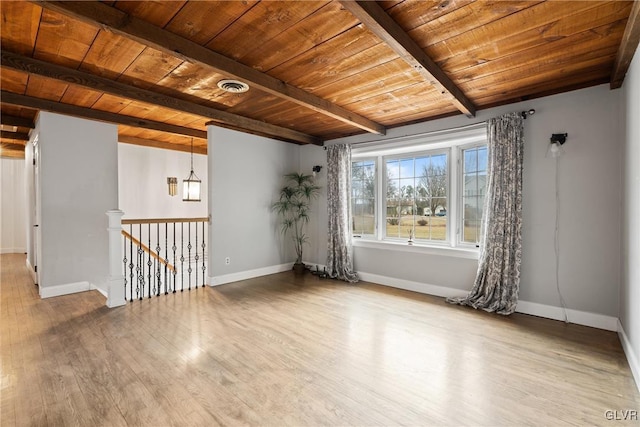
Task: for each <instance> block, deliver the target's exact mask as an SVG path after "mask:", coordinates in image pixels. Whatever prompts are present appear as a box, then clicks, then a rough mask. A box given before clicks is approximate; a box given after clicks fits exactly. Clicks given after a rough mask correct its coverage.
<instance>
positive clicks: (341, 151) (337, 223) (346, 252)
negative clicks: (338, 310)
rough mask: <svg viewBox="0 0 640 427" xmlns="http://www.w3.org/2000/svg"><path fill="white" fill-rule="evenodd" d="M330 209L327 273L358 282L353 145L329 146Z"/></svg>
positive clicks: (328, 184)
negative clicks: (353, 226)
mask: <svg viewBox="0 0 640 427" xmlns="http://www.w3.org/2000/svg"><path fill="white" fill-rule="evenodd" d="M327 210H328V214H329V245H328V247H327V252H328V253H327V273H328V274H329V277H331V278H334V279H340V280H345V281H347V282H351V283H354V282H357V281H358V274H357V273H355V272H354V271H353V256H352V248H351V243H352V242H351V239H352V236H351V228H350V224H351V146H350V145H346V144H338V145H330V146H329V147H327Z"/></svg>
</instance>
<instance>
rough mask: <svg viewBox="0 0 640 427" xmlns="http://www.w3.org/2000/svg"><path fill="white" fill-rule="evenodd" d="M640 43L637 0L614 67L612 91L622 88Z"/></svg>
mask: <svg viewBox="0 0 640 427" xmlns="http://www.w3.org/2000/svg"><path fill="white" fill-rule="evenodd" d="M638 43H640V1H638V0H635V1H634V2H633V6H632V7H631V13H630V14H629V19H628V20H627V26H626V27H625V28H624V34H623V35H622V41H621V42H620V47H619V48H618V54H617V55H616V62H615V63H614V65H613V72H612V73H611V83H610V85H611V89H617V88H619V87H621V86H622V83H623V82H624V76H626V75H627V71H628V70H629V66H630V65H631V60H632V59H633V54H634V53H635V52H636V49H638Z"/></svg>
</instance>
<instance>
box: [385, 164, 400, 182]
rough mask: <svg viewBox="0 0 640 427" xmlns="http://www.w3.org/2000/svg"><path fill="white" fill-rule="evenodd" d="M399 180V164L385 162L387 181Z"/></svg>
mask: <svg viewBox="0 0 640 427" xmlns="http://www.w3.org/2000/svg"><path fill="white" fill-rule="evenodd" d="M394 178H400V162H399V161H397V160H391V161H387V179H394Z"/></svg>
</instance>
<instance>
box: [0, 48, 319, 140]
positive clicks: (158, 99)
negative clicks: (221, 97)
mask: <svg viewBox="0 0 640 427" xmlns="http://www.w3.org/2000/svg"><path fill="white" fill-rule="evenodd" d="M1 56H2V64H1V65H2V67H6V68H11V69H14V70H17V71H22V72H26V73H29V74H36V75H39V76H43V77H48V78H52V79H56V80H60V81H63V82H65V83H70V84H75V85H78V86H83V87H86V88H89V89H93V90H97V91H100V92H105V93H109V94H111V95H115V96H120V97H123V98H127V99H134V100H137V101H141V102H145V103H148V104H153V105H158V106H160V107H165V108H171V109H174V110H179V111H184V112H187V113H191V114H196V115H199V116H202V117H207V118H210V119H212V120H214V121H216V122H222V123H224V124H226V125H228V126H230V127H233V128H234V129H241V130H246V131H248V132H251V133H256V134H259V135H268V136H271V137H274V138H277V139H282V140H285V141H292V142H297V143H303V144H316V145H322V140H320V139H319V138H316V137H314V136H312V135H307V134H305V133H302V132H298V131H296V130H292V129H288V128H285V127H281V126H276V125H272V124H270V123H265V122H262V121H260V120H254V119H250V118H248V117H243V116H240V115H237V114H233V113H228V112H226V111H221V110H217V109H215V108H211V107H207V106H205V105H200V104H196V103H194V102H190V101H185V100H183V99H179V98H174V97H172V96H168V95H164V94H161V93H157V92H153V91H150V90H146V89H141V88H138V87H135V86H131V85H127V84H124V83H120V82H116V81H114V80H110V79H107V78H104V77H99V76H96V75H93V74H89V73H85V72H83V71H78V70H74V69H72V68H67V67H62V66H60V65H55V64H50V63H48V62H44V61H40V60H38V59H34V58H29V57H26V56H22V55H18V54H16V53H13V52H9V51H6V50H3V51H2V52H1ZM115 123H118V122H115ZM156 123H157V122H156ZM131 126H136V125H131ZM138 127H143V126H138ZM185 129H186V128H185ZM167 132H169V131H167Z"/></svg>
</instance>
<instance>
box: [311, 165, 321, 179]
mask: <svg viewBox="0 0 640 427" xmlns="http://www.w3.org/2000/svg"><path fill="white" fill-rule="evenodd" d="M321 170H322V166H320V165H316V166H314V167H313V169H312V171H313V176H314V178H315V176H316V174H319V173H320V171H321Z"/></svg>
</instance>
